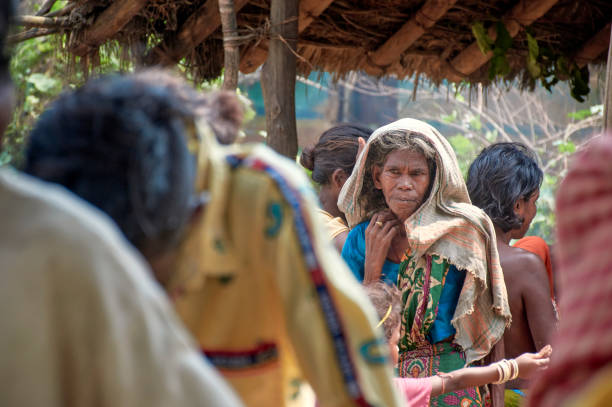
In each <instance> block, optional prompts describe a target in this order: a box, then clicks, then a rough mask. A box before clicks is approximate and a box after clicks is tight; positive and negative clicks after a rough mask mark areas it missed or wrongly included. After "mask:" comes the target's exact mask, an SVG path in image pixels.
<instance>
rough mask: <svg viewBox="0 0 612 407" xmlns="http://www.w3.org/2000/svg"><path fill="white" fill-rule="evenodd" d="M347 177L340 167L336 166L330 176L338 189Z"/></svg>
mask: <svg viewBox="0 0 612 407" xmlns="http://www.w3.org/2000/svg"><path fill="white" fill-rule="evenodd" d="M347 179H348V176H347V175H346V172H344V170H342V169H340V168H336V169H335V170H334V172H333V173H332V176H331V182H332V184H333V185H334V187H336V188H337V189H338V190H340V189H342V186H343V185H344V183H345V182H346V180H347Z"/></svg>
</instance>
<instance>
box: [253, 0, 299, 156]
mask: <svg viewBox="0 0 612 407" xmlns="http://www.w3.org/2000/svg"><path fill="white" fill-rule="evenodd" d="M298 3H299V0H271V4H270V23H271V28H270V43H269V44H270V45H269V49H270V51H269V55H268V59H267V61H266V63H265V64H264V66H263V69H262V72H261V86H262V89H263V96H264V104H265V109H266V128H267V132H268V136H267V138H268V145H269V146H270V147H271V148H272V149H274V150H275V151H276V152H278V153H280V154H282V155H284V156H286V157H288V158H290V159H291V160H295V156H296V155H297V147H298V146H297V128H296V123H295V74H296V55H295V52H296V45H297V36H298V19H297V17H298V12H299V11H298V9H299V5H298Z"/></svg>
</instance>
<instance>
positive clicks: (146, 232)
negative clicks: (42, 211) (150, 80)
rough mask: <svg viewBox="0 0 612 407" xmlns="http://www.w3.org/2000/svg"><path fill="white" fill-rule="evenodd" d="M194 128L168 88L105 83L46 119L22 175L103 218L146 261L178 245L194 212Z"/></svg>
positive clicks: (76, 94) (56, 106)
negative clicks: (70, 195)
mask: <svg viewBox="0 0 612 407" xmlns="http://www.w3.org/2000/svg"><path fill="white" fill-rule="evenodd" d="M190 128H192V129H193V128H194V117H193V113H192V111H191V110H190V109H187V108H185V107H184V106H183V104H182V103H180V101H179V100H178V99H177V98H175V97H174V96H173V94H172V92H171V91H170V90H169V89H167V88H165V87H163V86H154V85H152V84H147V83H144V82H142V81H138V80H135V79H134V78H133V77H130V76H107V77H102V78H100V79H96V80H93V81H90V82H88V83H87V84H86V85H85V86H83V87H82V88H80V89H78V90H76V91H73V92H70V93H66V94H63V95H62V96H60V97H59V99H58V100H57V101H55V102H54V103H53V104H52V105H51V107H50V108H49V109H48V110H47V111H46V112H44V113H43V114H42V116H41V117H40V119H39V121H38V123H37V124H36V126H35V128H34V130H33V132H32V134H31V137H30V140H29V145H28V146H27V149H26V166H25V171H26V172H27V173H29V174H32V175H34V176H37V177H39V178H42V179H44V180H46V181H50V182H55V183H58V184H61V185H63V186H65V187H66V188H68V189H69V190H71V191H72V192H74V193H75V194H76V195H78V196H80V197H81V198H83V199H85V200H86V201H88V202H90V203H92V204H93V205H95V206H97V207H98V208H100V209H101V210H102V211H104V212H106V213H107V214H108V215H109V216H110V217H111V218H113V220H114V221H115V222H116V223H117V224H118V225H119V227H120V228H121V230H122V231H123V233H124V234H125V235H126V237H127V238H128V240H130V241H131V242H132V244H134V245H135V246H136V247H137V248H138V249H140V250H141V251H142V252H143V253H144V254H145V255H148V254H151V253H157V252H163V251H165V250H167V249H169V248H171V247H172V245H173V244H175V243H177V242H178V240H179V236H180V232H181V231H182V230H183V229H184V226H185V225H186V224H187V221H188V219H189V218H190V216H191V213H192V210H191V209H192V203H191V202H190V201H191V199H192V197H193V193H194V185H195V181H194V180H195V170H196V168H195V167H196V164H195V158H194V157H193V156H192V155H191V154H190V153H189V151H188V148H187V137H186V133H187V131H189V129H190Z"/></svg>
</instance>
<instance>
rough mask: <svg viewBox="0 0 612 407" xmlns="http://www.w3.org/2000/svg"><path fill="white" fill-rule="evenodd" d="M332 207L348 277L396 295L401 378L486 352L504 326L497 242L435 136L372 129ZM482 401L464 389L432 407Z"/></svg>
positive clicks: (420, 127)
mask: <svg viewBox="0 0 612 407" xmlns="http://www.w3.org/2000/svg"><path fill="white" fill-rule="evenodd" d="M338 204H339V205H338V206H339V208H340V209H341V210H343V211H344V213H345V215H346V219H347V221H348V222H349V226H352V227H353V230H351V232H350V233H349V236H348V238H347V241H346V243H345V246H344V249H343V252H342V255H343V257H344V259H345V260H347V262H348V263H349V266H351V269H352V270H353V273H354V274H355V275H356V276H357V277H358V278H360V279H361V280H363V281H364V283H368V282H372V281H377V280H379V279H383V280H385V281H387V282H390V283H397V285H398V287H399V289H400V290H401V292H402V307H403V310H402V328H401V333H400V343H399V346H400V359H399V364H398V365H399V372H400V375H401V376H402V377H407V376H410V377H426V376H431V375H435V374H437V373H438V372H440V373H442V372H449V371H452V370H456V369H459V368H462V367H464V366H466V365H469V364H471V363H473V362H475V361H478V360H480V359H482V358H484V357H485V356H487V355H488V354H489V353H490V352H491V350H492V348H493V346H494V345H495V344H496V343H497V342H498V341H499V340H500V339H501V337H502V335H503V333H504V330H505V328H506V326H508V325H509V323H510V312H509V306H508V300H507V295H506V287H505V285H504V280H503V275H502V272H501V268H500V266H499V258H498V254H497V248H496V246H495V234H494V231H493V226H492V224H491V221H490V220H489V218H488V217H487V216H486V215H485V214H484V213H483V212H482V211H481V210H480V209H478V208H476V207H475V206H473V205H471V203H470V199H469V196H468V193H467V188H466V186H465V182H464V181H463V178H462V176H461V172H460V170H459V166H458V164H457V159H456V157H455V154H454V152H453V150H452V148H451V146H450V144H449V143H448V142H447V141H446V139H444V137H442V135H440V133H439V132H438V131H437V130H436V129H434V128H433V127H431V126H430V125H428V124H427V123H424V122H421V121H419V120H414V119H402V120H399V121H396V122H394V123H391V124H389V125H387V126H384V127H381V128H379V129H378V130H376V131H375V132H374V133H373V134H372V135H371V136H370V139H369V140H368V143H367V144H366V146H365V148H364V150H363V151H362V153H361V154H360V156H359V158H358V159H357V163H356V165H355V169H354V170H353V173H352V175H351V177H350V178H349V179H348V180H347V182H346V183H345V185H344V187H343V189H342V191H341V194H340V198H339V201H338ZM389 263H391V264H399V266H396V267H397V273H398V274H397V280H395V281H394V280H393V277H392V276H390V273H387V274H386V275H385V274H384V273H385V271H386V269H385V268H384V267H388V264H389ZM387 270H389V267H388V268H387ZM390 277H391V278H390ZM483 397H484V395H482V394H481V393H480V392H479V390H478V389H477V388H471V389H468V390H465V391H459V392H455V393H451V394H446V395H444V396H440V397H438V398H436V399H434V400H432V405H437V406H454V405H482V404H483V402H484V401H483Z"/></svg>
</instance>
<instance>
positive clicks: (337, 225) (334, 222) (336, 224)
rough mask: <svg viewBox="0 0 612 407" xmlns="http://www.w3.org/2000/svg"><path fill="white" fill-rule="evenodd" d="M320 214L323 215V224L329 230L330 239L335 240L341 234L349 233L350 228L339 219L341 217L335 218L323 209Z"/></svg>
mask: <svg viewBox="0 0 612 407" xmlns="http://www.w3.org/2000/svg"><path fill="white" fill-rule="evenodd" d="M318 212H319V214H320V215H321V219H322V220H323V224H324V225H325V227H326V228H327V232H328V233H329V238H330V239H334V238H335V237H336V236H338V235H339V234H340V233H344V232H347V233H348V231H349V228H348V226H346V223H344V221H343V220H342V218H339V217H336V218H334V217H333V215H332V214H331V213H329V212H327V211H324V210H323V209H319V210H318Z"/></svg>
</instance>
